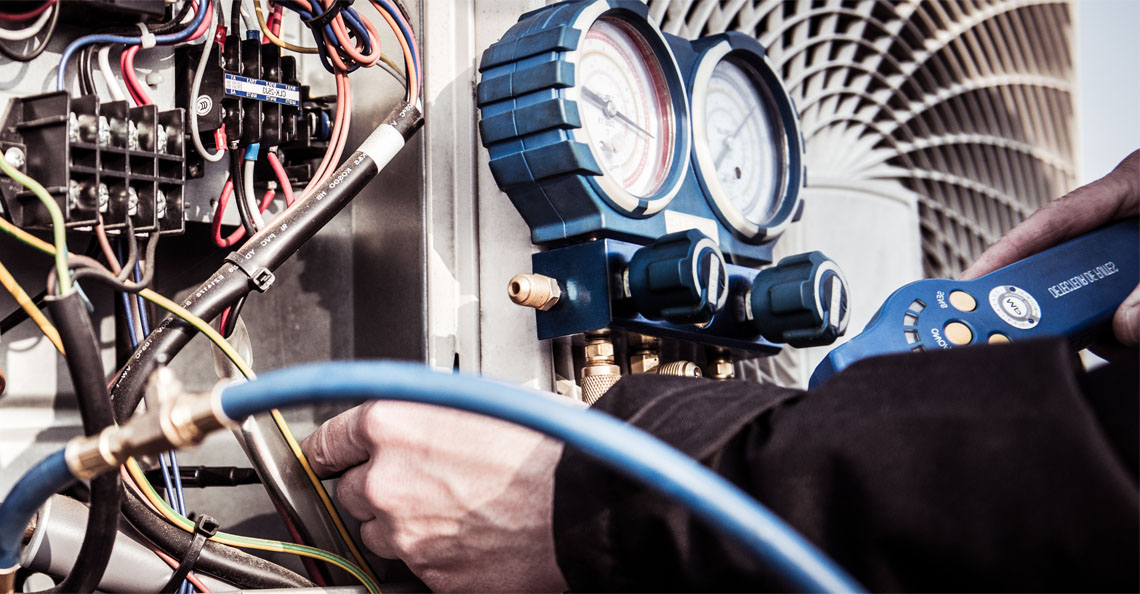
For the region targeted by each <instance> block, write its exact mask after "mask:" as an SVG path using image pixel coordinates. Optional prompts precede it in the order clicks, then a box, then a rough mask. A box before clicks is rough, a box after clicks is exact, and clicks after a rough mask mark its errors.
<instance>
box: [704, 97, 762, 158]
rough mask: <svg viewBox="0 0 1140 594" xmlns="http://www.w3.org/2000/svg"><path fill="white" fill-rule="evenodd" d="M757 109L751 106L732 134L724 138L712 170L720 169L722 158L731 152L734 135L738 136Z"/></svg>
mask: <svg viewBox="0 0 1140 594" xmlns="http://www.w3.org/2000/svg"><path fill="white" fill-rule="evenodd" d="M757 107H758V106H756V105H753V106H752V109H750V110H749V111H748V114H747V115H745V116H744V119H743V120H741V122H740V125H739V126H737V127H736V129H735V130H733V131H732V134H729V135H728V136H726V137H725V138H724V148H722V149H721V150H720V154H719V155H717V156H716V159H715V160H713V168H714V169H720V164H721V162H723V161H724V158H725V157H727V156H728V153H729V151H731V150H732V141H734V140H736V135H737V134H740V131H741V130H743V129H744V125H745V124H747V123H748V121H749V120H751V119H752V115H753V114H755V113H756V108H757Z"/></svg>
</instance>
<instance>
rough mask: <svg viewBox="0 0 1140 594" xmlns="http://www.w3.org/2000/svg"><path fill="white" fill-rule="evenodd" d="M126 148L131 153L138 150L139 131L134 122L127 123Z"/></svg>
mask: <svg viewBox="0 0 1140 594" xmlns="http://www.w3.org/2000/svg"><path fill="white" fill-rule="evenodd" d="M127 148H129V149H130V150H132V151H137V150H139V129H138V126H136V125H135V122H134V120H128V121H127Z"/></svg>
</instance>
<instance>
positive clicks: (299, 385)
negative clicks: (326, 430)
mask: <svg viewBox="0 0 1140 594" xmlns="http://www.w3.org/2000/svg"><path fill="white" fill-rule="evenodd" d="M363 399H386V400H406V401H411V402H422V403H426V404H434V405H440V406H446V407H450V408H457V409H461V410H466V411H470V412H475V413H479V414H483V415H487V416H490V417H494V418H498V419H503V420H506V421H511V422H514V423H518V424H520V425H523V426H526V427H530V428H531V429H535V430H538V431H541V432H542V433H546V434H548V435H551V436H553V437H556V438H559V439H562V440H564V441H565V442H566V443H567V444H569V445H572V446H574V447H577V448H578V449H580V450H581V451H583V452H584V453H586V454H588V455H590V456H592V457H593V458H595V459H596V460H598V461H599V462H601V463H603V464H606V465H607V466H610V467H612V468H613V469H615V470H617V471H619V472H621V473H623V474H625V475H626V476H628V477H630V478H633V479H635V480H637V481H639V482H641V483H642V484H644V485H646V486H648V487H650V488H653V489H656V490H658V491H660V492H661V493H662V494H664V495H665V496H666V497H668V498H670V499H672V500H673V501H675V502H677V503H679V504H681V505H683V506H685V507H687V508H688V509H689V510H690V511H691V512H693V514H694V515H696V516H698V517H701V518H703V519H704V520H705V521H706V522H708V523H709V524H710V525H711V526H713V527H715V528H717V529H719V530H720V531H721V532H722V533H724V534H726V535H727V536H729V537H731V538H732V539H733V540H734V541H736V542H737V543H739V544H740V545H742V546H743V547H744V548H745V550H747V551H749V552H750V553H751V554H752V555H753V556H754V557H755V558H756V559H758V560H760V561H762V562H764V563H765V565H767V566H769V567H771V568H772V569H773V570H775V572H776V573H777V574H778V575H779V576H780V577H782V578H783V579H784V580H785V581H786V582H787V583H788V584H790V585H792V586H793V587H796V588H800V589H802V590H803V591H805V592H819V591H827V592H835V591H856V590H861V587H860V586H859V584H858V583H857V582H855V580H854V579H852V578H851V577H850V576H849V575H847V573H846V572H844V571H843V570H842V569H840V568H839V567H838V566H837V565H835V563H834V562H833V561H831V560H830V559H828V558H827V557H826V556H825V555H824V554H823V553H822V552H820V551H819V550H818V549H816V548H815V547H814V546H813V545H812V544H810V543H809V542H807V541H806V540H805V539H804V538H803V537H802V536H800V535H799V534H798V533H796V531H795V530H793V529H792V528H791V527H789V526H788V525H787V524H785V523H784V521H783V520H781V519H780V518H778V517H777V516H776V515H775V514H773V513H772V512H771V511H769V510H768V509H767V508H765V507H764V506H763V505H761V504H760V503H758V502H757V501H756V500H755V499H752V498H751V497H749V496H748V495H747V494H745V493H744V492H742V491H741V490H740V489H739V488H737V487H736V486H734V485H733V484H732V483H730V482H728V481H727V480H725V479H724V478H723V477H721V476H719V475H717V474H716V473H714V472H712V471H711V470H709V469H708V468H705V467H704V466H702V465H701V464H700V463H699V462H697V461H695V460H693V459H692V458H689V457H688V456H685V455H684V454H682V453H680V452H678V451H677V450H675V449H673V448H672V447H670V446H668V445H666V444H665V443H663V442H661V441H660V440H658V439H656V438H655V437H653V436H651V435H649V434H647V433H644V432H642V431H640V430H638V429H636V428H634V427H632V426H630V425H627V424H625V423H623V422H621V421H619V420H617V419H615V418H614V417H611V416H608V415H606V414H604V413H600V412H598V411H596V410H590V409H581V408H576V407H571V406H566V405H564V404H560V403H558V402H557V401H554V400H551V399H549V398H546V397H543V396H542V395H539V394H536V393H534V392H531V391H528V390H524V389H522V388H519V387H516V386H511V385H507V384H502V383H498V382H493V381H488V380H484V379H480V378H477V377H472V376H466V375H464V374H455V373H439V372H434V371H431V370H429V369H427V368H426V367H424V366H423V365H418V364H414V363H397V362H388V361H379V362H341V363H318V364H310V365H303V366H300V367H293V368H291V369H285V370H281V371H271V372H269V373H266V374H265V375H263V376H261V377H260V378H258V379H257V380H255V381H252V382H249V383H245V384H238V385H233V386H229V387H227V388H225V389H224V390H223V391H222V393H221V407H222V410H223V412H224V413H225V414H226V415H227V416H229V417H230V418H231V419H244V418H245V417H247V416H250V415H252V414H255V413H259V412H263V411H266V410H270V409H273V408H284V407H286V406H292V405H296V404H308V403H314V402H319V401H327V400H338V401H356V400H363Z"/></svg>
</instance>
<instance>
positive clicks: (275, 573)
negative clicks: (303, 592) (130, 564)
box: [116, 475, 313, 590]
mask: <svg viewBox="0 0 1140 594" xmlns="http://www.w3.org/2000/svg"><path fill="white" fill-rule="evenodd" d="M116 476H117V475H116ZM122 511H123V515H124V516H125V517H126V518H127V521H128V522H130V523H131V526H133V527H134V528H135V530H137V531H138V532H139V534H142V535H143V536H144V537H146V539H147V540H149V541H151V542H152V543H154V545H155V546H157V547H158V548H160V549H162V550H163V551H165V552H166V553H167V554H169V555H170V556H172V557H174V558H176V559H181V558H182V557H183V555H185V554H186V551H187V550H188V549H189V548H190V546H191V543H192V542H193V540H194V535H193V534H190V533H189V532H186V531H185V530H182V529H180V528H177V527H175V526H173V525H171V524H170V523H169V522H167V521H166V520H165V519H163V518H162V516H159V515H158V512H156V511H154V510H152V509H150V508H149V507H147V506H146V504H145V503H143V502H142V500H141V499H139V495H138V494H136V493H135V492H134V491H132V490H130V489H127V490H126V496H125V497H123V506H122ZM194 571H197V572H200V573H205V574H209V575H212V576H214V577H216V578H218V579H220V580H223V581H226V582H229V583H231V584H233V585H235V586H238V587H239V588H245V589H250V590H258V589H267V588H311V587H313V583H312V582H310V581H309V580H307V579H305V578H303V577H301V576H300V575H298V574H296V573H294V572H292V571H290V570H288V569H286V568H284V567H282V566H280V565H277V564H276V563H271V562H269V561H266V560H265V559H262V558H261V557H255V556H253V555H250V554H249V553H245V552H243V551H240V550H238V549H236V548H233V547H230V546H226V545H223V544H219V543H217V542H214V541H212V540H207V541H206V544H205V546H203V547H202V554H201V555H200V556H199V557H198V562H197V563H195V564H194Z"/></svg>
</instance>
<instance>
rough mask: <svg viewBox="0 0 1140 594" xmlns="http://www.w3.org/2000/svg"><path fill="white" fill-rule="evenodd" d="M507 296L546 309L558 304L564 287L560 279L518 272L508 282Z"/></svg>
mask: <svg viewBox="0 0 1140 594" xmlns="http://www.w3.org/2000/svg"><path fill="white" fill-rule="evenodd" d="M507 296H509V297H510V298H511V301H514V302H515V303H517V304H519V305H525V306H526V307H533V308H535V309H537V310H539V311H546V310H548V309H550V308H552V307H554V306H555V305H557V304H558V300H559V299H561V298H562V289H560V288H558V281H556V280H554V279H552V278H550V277H549V276H544V275H541V274H516V275H514V277H512V278H511V281H510V282H509V283H507Z"/></svg>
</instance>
